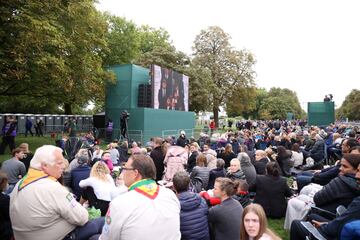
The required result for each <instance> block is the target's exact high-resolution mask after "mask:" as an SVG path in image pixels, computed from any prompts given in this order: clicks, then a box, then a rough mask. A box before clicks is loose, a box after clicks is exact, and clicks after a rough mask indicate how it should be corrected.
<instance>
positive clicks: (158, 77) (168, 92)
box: [152, 65, 189, 111]
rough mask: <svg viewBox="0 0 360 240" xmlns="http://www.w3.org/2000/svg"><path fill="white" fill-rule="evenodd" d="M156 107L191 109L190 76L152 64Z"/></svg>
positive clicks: (154, 103) (154, 104)
mask: <svg viewBox="0 0 360 240" xmlns="http://www.w3.org/2000/svg"><path fill="white" fill-rule="evenodd" d="M152 87H153V106H154V108H155V109H168V110H178V111H188V110H189V77H188V76H185V75H184V74H181V73H178V72H175V71H173V70H171V69H167V68H163V67H160V66H157V65H152Z"/></svg>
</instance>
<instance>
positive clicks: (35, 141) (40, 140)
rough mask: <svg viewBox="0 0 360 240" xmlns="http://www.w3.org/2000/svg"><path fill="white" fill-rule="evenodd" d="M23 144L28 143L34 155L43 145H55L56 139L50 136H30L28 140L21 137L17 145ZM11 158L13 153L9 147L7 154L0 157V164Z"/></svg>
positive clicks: (17, 139) (17, 140)
mask: <svg viewBox="0 0 360 240" xmlns="http://www.w3.org/2000/svg"><path fill="white" fill-rule="evenodd" d="M0 141H1V140H0ZM21 143H28V144H29V149H30V151H31V152H32V153H34V152H35V150H36V148H38V147H40V146H42V145H46V144H50V145H55V139H53V138H51V137H50V135H46V136H44V137H31V136H28V137H27V138H26V137H25V136H24V135H20V136H17V137H16V138H15V145H16V146H19V145H20V144H21ZM9 158H11V153H10V149H9V147H7V148H6V150H5V154H4V155H0V162H3V161H5V160H7V159H9Z"/></svg>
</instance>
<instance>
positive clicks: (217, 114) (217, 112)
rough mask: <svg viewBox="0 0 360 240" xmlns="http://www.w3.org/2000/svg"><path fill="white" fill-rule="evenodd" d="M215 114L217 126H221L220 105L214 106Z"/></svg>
mask: <svg viewBox="0 0 360 240" xmlns="http://www.w3.org/2000/svg"><path fill="white" fill-rule="evenodd" d="M213 114H214V122H215V126H216V128H218V127H219V107H218V106H214V107H213Z"/></svg>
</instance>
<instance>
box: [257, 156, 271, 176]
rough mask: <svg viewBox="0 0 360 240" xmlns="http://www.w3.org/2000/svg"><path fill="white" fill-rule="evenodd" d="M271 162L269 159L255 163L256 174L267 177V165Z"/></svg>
mask: <svg viewBox="0 0 360 240" xmlns="http://www.w3.org/2000/svg"><path fill="white" fill-rule="evenodd" d="M268 162H269V159H267V158H262V159H260V160H259V161H254V167H255V170H256V173H257V174H259V175H265V174H266V164H267V163H268Z"/></svg>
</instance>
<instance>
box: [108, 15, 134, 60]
mask: <svg viewBox="0 0 360 240" xmlns="http://www.w3.org/2000/svg"><path fill="white" fill-rule="evenodd" d="M104 18H105V19H106V21H107V23H108V25H109V26H108V30H107V33H106V42H107V47H108V51H105V52H104V53H103V61H104V65H106V66H107V65H113V64H123V63H130V62H132V61H133V60H134V59H136V58H138V57H139V55H140V53H141V51H140V44H141V39H140V34H139V30H138V27H137V26H136V24H135V23H133V22H132V21H128V20H126V19H125V18H121V17H117V16H114V15H110V14H109V13H104Z"/></svg>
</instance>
